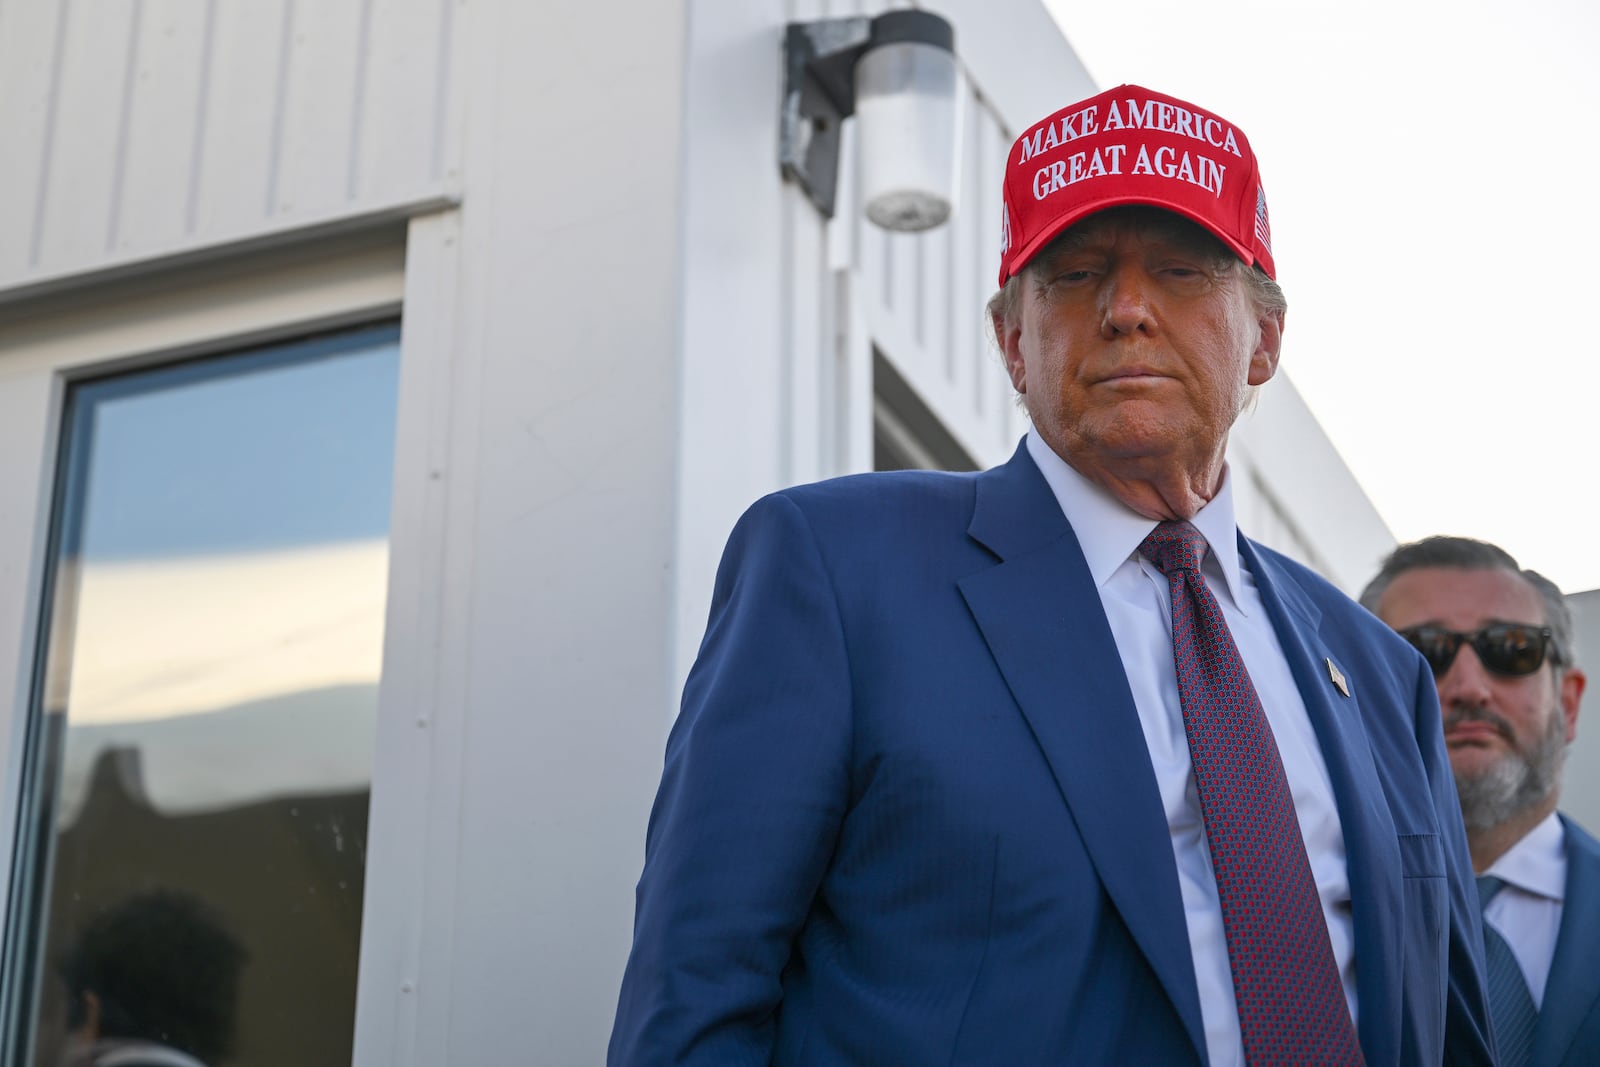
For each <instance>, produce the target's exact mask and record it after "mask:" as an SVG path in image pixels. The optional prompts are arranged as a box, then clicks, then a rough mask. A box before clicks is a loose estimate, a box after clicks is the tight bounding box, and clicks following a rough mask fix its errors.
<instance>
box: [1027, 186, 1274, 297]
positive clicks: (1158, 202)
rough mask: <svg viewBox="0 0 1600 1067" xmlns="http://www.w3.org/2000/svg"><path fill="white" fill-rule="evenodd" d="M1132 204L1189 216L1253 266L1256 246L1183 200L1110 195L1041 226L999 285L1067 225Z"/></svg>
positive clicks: (1060, 233) (1064, 229) (1061, 232)
mask: <svg viewBox="0 0 1600 1067" xmlns="http://www.w3.org/2000/svg"><path fill="white" fill-rule="evenodd" d="M1131 205H1138V206H1140V207H1156V208H1161V209H1162V210H1164V211H1170V212H1172V213H1173V214H1174V215H1179V216H1182V217H1183V218H1186V219H1188V220H1189V221H1190V222H1193V223H1195V224H1196V225H1198V226H1199V227H1200V228H1201V229H1203V230H1205V231H1206V232H1207V233H1209V234H1211V236H1213V237H1215V238H1216V239H1217V240H1219V241H1221V242H1222V243H1223V244H1224V245H1226V246H1227V248H1228V250H1229V251H1231V252H1232V253H1233V254H1234V255H1236V256H1238V257H1239V258H1240V259H1241V260H1243V261H1244V262H1245V263H1246V264H1247V265H1249V266H1255V263H1256V256H1255V249H1253V248H1246V247H1245V246H1244V245H1241V244H1240V243H1239V242H1238V241H1236V240H1234V239H1233V238H1232V237H1229V236H1228V235H1227V234H1225V233H1223V232H1222V231H1221V230H1219V229H1217V227H1216V225H1215V224H1214V223H1213V222H1212V221H1211V220H1210V219H1207V218H1205V217H1204V216H1202V215H1201V214H1200V213H1199V212H1196V211H1193V210H1191V209H1189V208H1186V207H1184V206H1183V205H1182V204H1175V203H1173V202H1172V201H1170V200H1162V199H1161V198H1159V197H1154V196H1111V197H1106V198H1104V199H1102V200H1090V201H1087V202H1086V203H1084V204H1082V205H1080V206H1079V207H1078V208H1076V209H1075V210H1073V211H1069V212H1067V213H1066V214H1064V215H1062V216H1061V217H1060V218H1059V219H1056V220H1055V221H1053V222H1051V223H1050V225H1049V226H1046V227H1045V228H1044V229H1042V230H1040V231H1039V232H1038V233H1036V234H1034V235H1033V237H1032V239H1030V240H1029V241H1028V242H1027V243H1026V244H1024V245H1023V246H1022V248H1021V250H1020V251H1019V252H1018V253H1017V255H1016V257H1015V258H1014V259H1013V261H1012V262H1014V263H1016V264H1017V266H1016V267H1015V268H1013V269H1012V270H1011V272H1010V273H1009V274H1007V275H1006V276H1005V277H1004V278H1001V279H1000V284H1001V285H1002V286H1003V285H1005V283H1006V282H1007V281H1009V280H1010V279H1011V278H1012V277H1014V276H1016V275H1017V274H1018V273H1019V272H1021V270H1022V269H1023V268H1024V267H1026V266H1027V265H1028V264H1029V263H1030V262H1032V260H1033V257H1034V256H1036V255H1038V254H1039V251H1040V249H1042V248H1044V246H1045V245H1047V244H1049V243H1050V242H1051V241H1054V240H1055V239H1056V238H1057V237H1060V236H1061V235H1062V234H1063V233H1065V232H1066V231H1067V230H1068V229H1070V228H1071V227H1073V226H1075V225H1076V224H1078V223H1080V222H1082V221H1083V220H1084V219H1086V218H1088V217H1089V216H1090V215H1093V214H1095V213H1097V212H1101V211H1106V210H1108V209H1110V208H1114V207H1127V206H1131Z"/></svg>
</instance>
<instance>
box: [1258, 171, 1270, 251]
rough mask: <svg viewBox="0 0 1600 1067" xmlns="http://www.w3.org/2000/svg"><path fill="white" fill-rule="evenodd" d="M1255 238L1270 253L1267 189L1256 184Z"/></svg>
mask: <svg viewBox="0 0 1600 1067" xmlns="http://www.w3.org/2000/svg"><path fill="white" fill-rule="evenodd" d="M1256 240H1258V241H1260V242H1261V244H1262V245H1263V246H1264V247H1265V248H1266V250H1267V255H1269V256H1270V255H1271V254H1272V227H1271V226H1270V225H1269V224H1268V223H1267V191H1266V190H1265V189H1263V188H1262V187H1261V186H1259V185H1257V186H1256Z"/></svg>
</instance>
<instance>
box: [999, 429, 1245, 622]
mask: <svg viewBox="0 0 1600 1067" xmlns="http://www.w3.org/2000/svg"><path fill="white" fill-rule="evenodd" d="M1027 446H1028V455H1029V456H1031V457H1033V462H1034V465H1035V466H1037V467H1038V468H1039V473H1041V474H1043V475H1044V480H1045V482H1046V483H1048V484H1049V486H1050V491H1051V492H1052V493H1054V494H1055V498H1056V502H1057V503H1058V504H1060V505H1061V511H1062V514H1064V515H1066V517H1067V522H1069V523H1071V524H1072V531H1073V533H1075V534H1077V535H1078V544H1079V546H1080V547H1081V548H1082V549H1083V558H1084V561H1085V562H1086V563H1088V565H1089V575H1090V577H1092V578H1093V579H1094V584H1095V586H1096V588H1104V587H1105V584H1106V582H1108V581H1109V580H1110V579H1111V575H1112V574H1113V572H1115V571H1116V569H1117V568H1118V567H1120V566H1122V565H1123V564H1124V563H1125V562H1127V561H1128V559H1130V558H1131V557H1133V556H1134V555H1135V554H1136V553H1137V552H1138V551H1139V545H1140V544H1141V543H1143V541H1144V539H1145V538H1146V537H1148V536H1149V534H1150V531H1151V530H1154V529H1155V528H1156V523H1155V520H1153V519H1147V518H1145V517H1144V516H1143V515H1140V514H1138V513H1137V512H1135V511H1133V510H1132V509H1130V508H1129V507H1128V506H1127V505H1126V504H1124V503H1123V502H1122V501H1120V500H1118V499H1117V498H1116V497H1114V496H1112V495H1111V494H1110V493H1109V492H1107V491H1106V490H1105V489H1103V488H1101V487H1100V486H1098V485H1096V484H1095V483H1094V482H1091V481H1090V480H1089V479H1087V478H1085V477H1084V476H1083V475H1081V474H1079V473H1078V472H1077V471H1076V470H1074V469H1073V468H1072V467H1071V466H1070V465H1069V464H1068V463H1067V461H1066V460H1064V459H1062V458H1061V457H1060V456H1058V455H1056V453H1055V450H1054V449H1052V448H1051V447H1050V446H1049V445H1047V444H1045V443H1044V440H1043V438H1041V437H1040V436H1039V435H1038V434H1037V433H1035V432H1034V431H1032V430H1030V431H1028V437H1027ZM1189 521H1190V522H1192V523H1194V526H1195V529H1197V530H1199V531H1200V535H1201V536H1202V537H1204V538H1205V539H1206V544H1207V545H1209V546H1210V548H1209V550H1208V551H1207V552H1206V561H1205V563H1204V564H1203V565H1202V569H1203V570H1207V571H1211V570H1212V569H1213V566H1214V567H1215V573H1216V574H1217V575H1218V576H1219V577H1221V579H1222V581H1223V583H1224V584H1225V585H1226V586H1227V590H1228V595H1229V596H1230V597H1232V598H1233V603H1234V605H1235V606H1236V607H1238V608H1239V609H1240V611H1241V612H1242V611H1243V610H1244V608H1243V600H1242V598H1241V596H1240V582H1241V578H1240V574H1239V537H1238V531H1239V528H1238V526H1237V524H1236V523H1235V521H1234V513H1233V477H1232V475H1231V474H1230V473H1229V472H1228V469H1227V468H1226V467H1224V468H1223V471H1222V488H1220V489H1219V490H1218V491H1217V495H1216V496H1214V497H1212V498H1211V500H1209V501H1208V502H1207V503H1206V506H1205V507H1203V508H1201V509H1200V510H1199V512H1197V513H1196V514H1195V516H1194V517H1193V518H1192V519H1190V520H1189Z"/></svg>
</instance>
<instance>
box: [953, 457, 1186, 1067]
mask: <svg viewBox="0 0 1600 1067" xmlns="http://www.w3.org/2000/svg"><path fill="white" fill-rule="evenodd" d="M977 494H978V495H977V502H976V505H975V507H974V510H973V521H972V526H971V529H970V533H971V534H972V536H973V537H974V538H975V539H976V540H978V541H979V542H980V543H982V544H984V545H985V546H986V547H988V548H989V549H990V550H991V551H992V552H994V553H995V554H996V555H998V556H1000V557H1001V560H1002V562H1000V563H999V564H998V565H996V566H994V567H992V568H989V569H987V570H985V571H981V572H979V573H977V574H974V575H971V576H969V577H968V578H965V579H963V580H962V581H961V583H960V586H961V592H962V595H963V596H964V597H965V598H966V601H967V605H968V607H969V608H970V609H971V611H972V614H973V617H974V618H975V619H976V620H977V623H978V626H979V628H980V629H981V630H982V631H983V635H984V639H985V641H986V642H987V643H988V646H989V649H990V652H991V653H992V654H993V655H994V658H995V661H996V663H997V664H998V665H999V667H1000V671H1001V673H1002V674H1003V675H1004V676H1005V679H1006V683H1007V685H1008V686H1009V687H1010V689H1011V692H1012V695H1013V696H1014V697H1015V698H1016V701H1017V704H1018V706H1019V707H1020V708H1021V709H1022V714H1023V716H1024V718H1025V719H1026V720H1027V722H1028V726H1029V728H1030V729H1031V730H1032V732H1033V736H1034V738H1035V739H1036V740H1037V741H1038V744H1039V747H1040V749H1042V750H1043V752H1044V755H1045V758H1046V760H1047V761H1048V762H1049V764H1050V769H1051V771H1052V773H1053V774H1054V776H1055V780H1056V784H1057V786H1058V787H1059V788H1060V791H1061V795H1062V797H1063V799H1065V801H1066V803H1067V806H1068V808H1070V809H1071V811H1072V817H1073V821H1074V823H1075V824H1076V825H1077V827H1078V830H1079V832H1080V834H1081V835H1082V837H1083V842H1084V845H1085V847H1086V848H1087V849H1088V851H1089V853H1090V855H1091V856H1093V858H1094V865H1095V870H1096V872H1097V873H1098V874H1099V876H1100V879H1101V882H1102V884H1103V885H1104V886H1105V889H1106V893H1107V895H1108V896H1109V897H1110V898H1111V900H1112V902H1113V903H1114V904H1115V906H1116V908H1117V911H1118V913H1119V914H1120V915H1121V916H1122V917H1123V921H1124V922H1125V923H1126V924H1127V926H1128V929H1129V931H1130V932H1131V934H1132V935H1133V939H1134V941H1135V942H1136V943H1137V944H1138V945H1139V948H1140V949H1141V950H1142V951H1143V952H1144V954H1145V956H1146V958H1147V959H1148V960H1149V962H1150V965H1151V968H1152V969H1153V970H1154V971H1155V973H1156V976H1157V978H1158V979H1159V980H1160V982H1161V984H1162V986H1163V987H1164V988H1165V990H1166V992H1167V995H1168V996H1169V997H1170V998H1171V999H1172V1001H1173V1003H1174V1004H1175V1005H1176V1007H1177V1010H1178V1014H1179V1017H1180V1018H1182V1020H1183V1023H1184V1026H1185V1028H1186V1030H1187V1031H1188V1034H1189V1039H1190V1041H1191V1042H1193V1044H1194V1046H1195V1050H1196V1054H1197V1055H1198V1056H1199V1057H1200V1058H1201V1059H1202V1060H1203V1059H1204V1056H1205V1052H1204V1049H1205V1037H1204V1027H1203V1024H1202V1022H1201V1018H1200V1000H1199V992H1198V988H1197V986H1196V984H1195V976H1194V964H1193V961H1192V959H1191V958H1190V953H1189V938H1188V928H1187V922H1186V920H1185V918H1184V913H1183V901H1182V898H1181V896H1180V894H1179V891H1178V875H1177V866H1176V864H1175V862H1174V860H1173V857H1172V849H1171V845H1170V841H1171V837H1170V832H1169V830H1168V828H1167V821H1166V816H1165V814H1164V813H1163V812H1162V810H1161V803H1160V799H1159V798H1160V794H1159V792H1158V790H1157V787H1156V781H1155V772H1154V771H1153V770H1152V768H1151V765H1150V754H1149V750H1148V749H1147V748H1146V746H1145V740H1144V733H1143V730H1142V729H1141V727H1140V725H1139V716H1138V712H1137V710H1136V709H1135V708H1134V704H1133V696H1132V693H1131V692H1130V691H1129V689H1128V682H1127V678H1126V676H1125V675H1124V673H1123V671H1122V668H1121V663H1122V661H1121V657H1120V655H1119V654H1118V652H1117V647H1116V642H1115V640H1114V639H1113V638H1112V635H1111V627H1110V626H1109V624H1108V623H1107V622H1106V618H1105V612H1104V610H1103V609H1102V608H1101V606H1100V595H1099V591H1098V590H1097V589H1096V588H1095V586H1094V581H1093V579H1092V578H1091V577H1090V575H1089V569H1088V565H1087V564H1086V563H1085V562H1084V558H1083V551H1082V550H1081V549H1080V548H1079V545H1078V540H1077V537H1076V536H1074V534H1073V532H1072V529H1071V527H1070V526H1069V525H1068V524H1067V521H1066V518H1065V517H1064V516H1063V515H1062V513H1061V509H1060V506H1059V505H1058V504H1057V503H1056V500H1055V497H1054V496H1053V495H1052V494H1051V492H1050V488H1049V486H1048V485H1047V484H1046V482H1045V480H1044V477H1043V476H1042V475H1041V474H1040V473H1039V471H1038V468H1037V467H1035V466H1034V464H1033V461H1032V459H1031V458H1029V457H1028V456H1027V454H1026V449H1025V448H1019V449H1018V450H1017V454H1016V455H1015V456H1013V457H1012V459H1011V462H1010V463H1008V464H1006V465H1005V466H1004V467H999V468H996V469H994V470H992V471H989V472H986V473H985V474H983V475H981V476H980V478H979V481H978V489H977Z"/></svg>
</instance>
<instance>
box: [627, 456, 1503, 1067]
mask: <svg viewBox="0 0 1600 1067" xmlns="http://www.w3.org/2000/svg"><path fill="white" fill-rule="evenodd" d="M1241 549H1242V552H1243V554H1244V560H1245V563H1246V565H1247V566H1248V567H1249V568H1250V570H1251V572H1252V573H1253V574H1254V575H1255V577H1256V581H1257V583H1258V585H1259V588H1260V591H1261V596H1262V599H1263V601H1264V602H1265V603H1266V606H1267V609H1268V612H1269V614H1270V615H1271V618H1272V622H1273V625H1274V626H1275V628H1276V629H1277V632H1278V635H1279V638H1280V640H1281V641H1282V644H1283V648H1284V651H1285V653H1286V654H1287V656H1288V658H1289V662H1290V665H1291V667H1292V669H1293V672H1294V676H1295V679H1296V681H1297V682H1298V683H1299V686H1300V689H1301V691H1302V693H1303V695H1304V698H1305V703H1306V708H1307V711H1308V712H1309V713H1310V716H1311V720H1312V722H1313V724H1314V726H1315V729H1316V733H1317V737H1318V739H1319V741H1320V742H1321V745H1322V750H1323V756H1324V758H1325V759H1326V761H1327V766H1328V772H1329V774H1330V776H1331V777H1332V780H1333V787H1334V792H1335V795H1336V800H1337V803H1338V808H1339V814H1340V818H1341V820H1342V823H1343V828H1344V836H1345V841H1346V845H1347V850H1348V866H1349V877H1350V887H1351V896H1352V907H1353V912H1354V921H1355V935H1356V947H1355V958H1356V974H1357V982H1358V986H1359V990H1358V992H1359V1003H1360V1012H1359V1015H1360V1019H1359V1033H1360V1037H1361V1043H1362V1046H1363V1048H1364V1050H1365V1052H1366V1057H1367V1062H1368V1063H1369V1064H1373V1065H1378V1064H1401V1063H1403V1064H1419V1065H1420V1064H1428V1065H1430V1067H1437V1065H1438V1064H1439V1063H1440V1062H1441V1061H1447V1062H1450V1063H1452V1064H1457V1063H1474V1062H1487V1061H1488V1053H1487V1050H1486V1045H1487V1042H1488V1038H1487V1025H1486V1023H1485V1021H1484V1020H1485V1017H1486V1014H1487V1013H1486V1009H1485V1007H1484V997H1483V993H1482V979H1481V964H1480V963H1479V958H1480V956H1481V944H1482V942H1481V934H1480V932H1479V929H1478V925H1477V923H1478V919H1477V907H1476V895H1475V893H1474V892H1473V890H1472V889H1471V885H1472V883H1471V878H1470V874H1471V869H1470V866H1469V864H1468V860H1467V853H1466V842H1465V838H1464V835H1463V832H1462V830H1461V826H1460V819H1459V815H1458V814H1457V807H1456V799H1455V791H1454V787H1453V785H1452V784H1451V779H1450V773H1449V765H1448V763H1447V762H1446V757H1445V750H1444V745H1443V741H1442V738H1441V735H1440V726H1439V712H1438V704H1437V697H1436V695H1435V690H1434V683H1433V678H1432V676H1431V675H1430V674H1429V673H1428V672H1427V670H1426V669H1425V668H1424V666H1423V663H1422V660H1421V658H1420V657H1419V656H1418V655H1417V654H1416V653H1415V652H1414V651H1413V650H1412V649H1410V648H1409V646H1407V645H1405V644H1404V643H1403V642H1402V641H1401V640H1400V639H1399V638H1398V637H1396V636H1395V635H1394V634H1393V633H1392V632H1390V631H1389V630H1388V628H1387V627H1384V626H1383V625H1381V624H1380V623H1378V622H1377V621H1376V620H1375V619H1374V618H1372V616H1370V615H1368V614H1367V613H1366V612H1364V611H1362V610H1361V609H1360V608H1358V607H1357V606H1356V605H1355V604H1354V603H1352V602H1351V601H1350V600H1349V599H1348V598H1346V597H1345V596H1343V595H1342V594H1341V593H1339V592H1338V591H1337V590H1335V589H1334V588H1333V587H1332V586H1330V585H1328V584H1327V583H1326V582H1324V581H1322V580H1321V579H1320V578H1317V577H1316V576H1315V575H1314V574H1312V573H1311V572H1309V571H1307V570H1306V569H1305V568H1303V567H1300V566H1298V565H1296V564H1294V563H1292V562H1290V561H1289V560H1287V559H1285V558H1283V557H1281V556H1278V555H1277V554H1275V553H1272V552H1270V551H1267V550H1266V549H1263V548H1260V547H1258V546H1255V545H1253V544H1250V543H1249V542H1244V541H1242V540H1241ZM1325 658H1327V659H1331V660H1332V661H1333V662H1334V663H1335V664H1336V665H1337V666H1338V668H1339V670H1340V671H1341V672H1342V673H1343V675H1344V677H1345V678H1346V679H1348V687H1349V696H1344V695H1342V694H1341V693H1340V692H1339V691H1338V690H1337V689H1335V688H1334V686H1333V684H1332V682H1331V681H1330V678H1329V670H1328V667H1327V666H1326V664H1325V663H1324V659H1325ZM610 1062H611V1063H612V1064H629V1065H634V1064H640V1065H643V1064H650V1065H654V1064H679V1063H693V1064H767V1063H776V1064H827V1065H836V1064H860V1065H870V1067H894V1065H899V1064H905V1065H916V1067H924V1065H929V1064H941V1065H942V1064H963V1065H965V1064H994V1065H996V1067H1019V1065H1035V1064H1112V1063H1116V1064H1142V1063H1150V1064H1164V1065H1165V1064H1203V1063H1205V1062H1206V1052H1205V1039H1204V1034H1203V1031H1202V1026H1201V1018H1200V1000H1199V994H1198V991H1197V988H1196V982H1195V973H1194V967H1193V964H1192V961H1191V957H1190V951H1189V941H1188V935H1187V932H1186V926H1185V920H1184V912H1183V903H1182V900H1181V899H1180V895H1179V889H1178V878H1177V871H1176V866H1175V863H1174V860H1173V856H1172V847H1171V841H1170V837H1169V833H1168V828H1167V823H1166V819H1165V816H1164V815H1163V813H1162V809H1161V805H1160V801H1159V798H1158V795H1157V790H1156V782H1155V775H1154V771H1153V770H1152V767H1151V763H1150V758H1149V754H1148V752H1147V750H1146V748H1145V743H1144V736H1143V733H1142V732H1141V729H1140V726H1139V719H1138V715H1137V712H1136V711H1135V708H1134V704H1133V698H1132V695H1131V693H1130V691H1129V688H1128V683H1127V679H1126V676H1125V674H1124V672H1123V669H1122V663H1121V659H1120V657H1119V656H1118V653H1117V648H1116V645H1115V643H1114V641H1113V639H1112V635H1111V631H1110V627H1109V626H1108V624H1107V622H1106V618H1105V613H1104V611H1103V610H1102V609H1101V606H1100V600H1099V596H1098V593H1097V592H1096V590H1095V588H1094V585H1093V582H1092V580H1091V578H1090V576H1089V572H1088V568H1087V566H1086V564H1085V563H1084V559H1083V554H1082V551H1081V550H1080V549H1079V547H1078V541H1077V538H1076V537H1075V536H1074V534H1073V532H1072V529H1071V527H1070V526H1069V525H1068V523H1067V521H1066V519H1065V518H1064V516H1063V515H1062V513H1061V509H1060V507H1059V506H1058V504H1057V503H1056V500H1055V497H1054V496H1053V495H1052V494H1051V492H1050V490H1049V487H1048V486H1047V485H1046V483H1045V481H1044V478H1043V476H1042V475H1041V474H1040V473H1039V471H1038V468H1037V467H1035V466H1034V464H1033V461H1032V459H1031V458H1029V456H1028V455H1027V452H1026V449H1022V448H1019V449H1018V451H1017V454H1016V455H1015V456H1014V457H1013V458H1012V460H1011V461H1010V462H1009V463H1007V464H1006V465H1005V466H1002V467H998V468H995V469H993V470H990V471H986V472H983V473H979V474H971V475H953V474H932V473H925V472H906V473H900V474H879V475H864V476H857V477H853V478H844V479H838V480H835V481H831V482H823V483H820V484H817V485H810V486H802V487H799V488H796V489H790V490H786V491H784V492H782V493H778V494H775V495H773V496H770V497H767V498H765V499H763V500H762V501H760V502H758V503H757V504H756V505H755V506H754V507H752V508H751V509H750V510H749V511H748V512H747V513H746V514H745V516H744V518H743V519H741V520H740V522H739V524H738V526H737V527H736V529H735V530H734V533H733V535H732V537H731V539H730V541H729V544H728V548H727V552H726V554H725V555H724V558H723V563H722V567H721V569H720V571H719V573H718V577H717V584H716V590H715V594H714V597H713V604H712V609H711V619H710V623H709V626H708V629H707V632H706V636H705V641H704V644H703V645H702V647H701V650H700V656H699V658H698V660H697V662H696V663H695V666H694V669H693V671H692V672H691V674H690V676H689V680H688V683H687V685H686V686H685V689H684V696H683V707H682V712H681V714H680V715H679V718H678V721H677V723H676V724H675V726H674V728H673V730H672V734H671V737H670V739H669V740H668V743H667V757H666V769H665V773H664V776H663V779H662V783H661V790H660V793H659V795H658V797H657V799H656V805H655V809H654V811H653V813H652V815H651V819H650V828H649V833H648V840H647V844H646V858H645V868H644V874H643V877H642V878H641V880H640V882H639V889H638V900H637V910H636V915H635V929H634V945H633V952H632V954H631V956H630V958H629V962H628V968H627V973H626V976H625V978H624V981H623V986H622V993H621V998H620V1003H619V1006H618V1012H617V1020H616V1026H615V1029H614V1031H613V1033H612V1039H611V1049H610Z"/></svg>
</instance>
